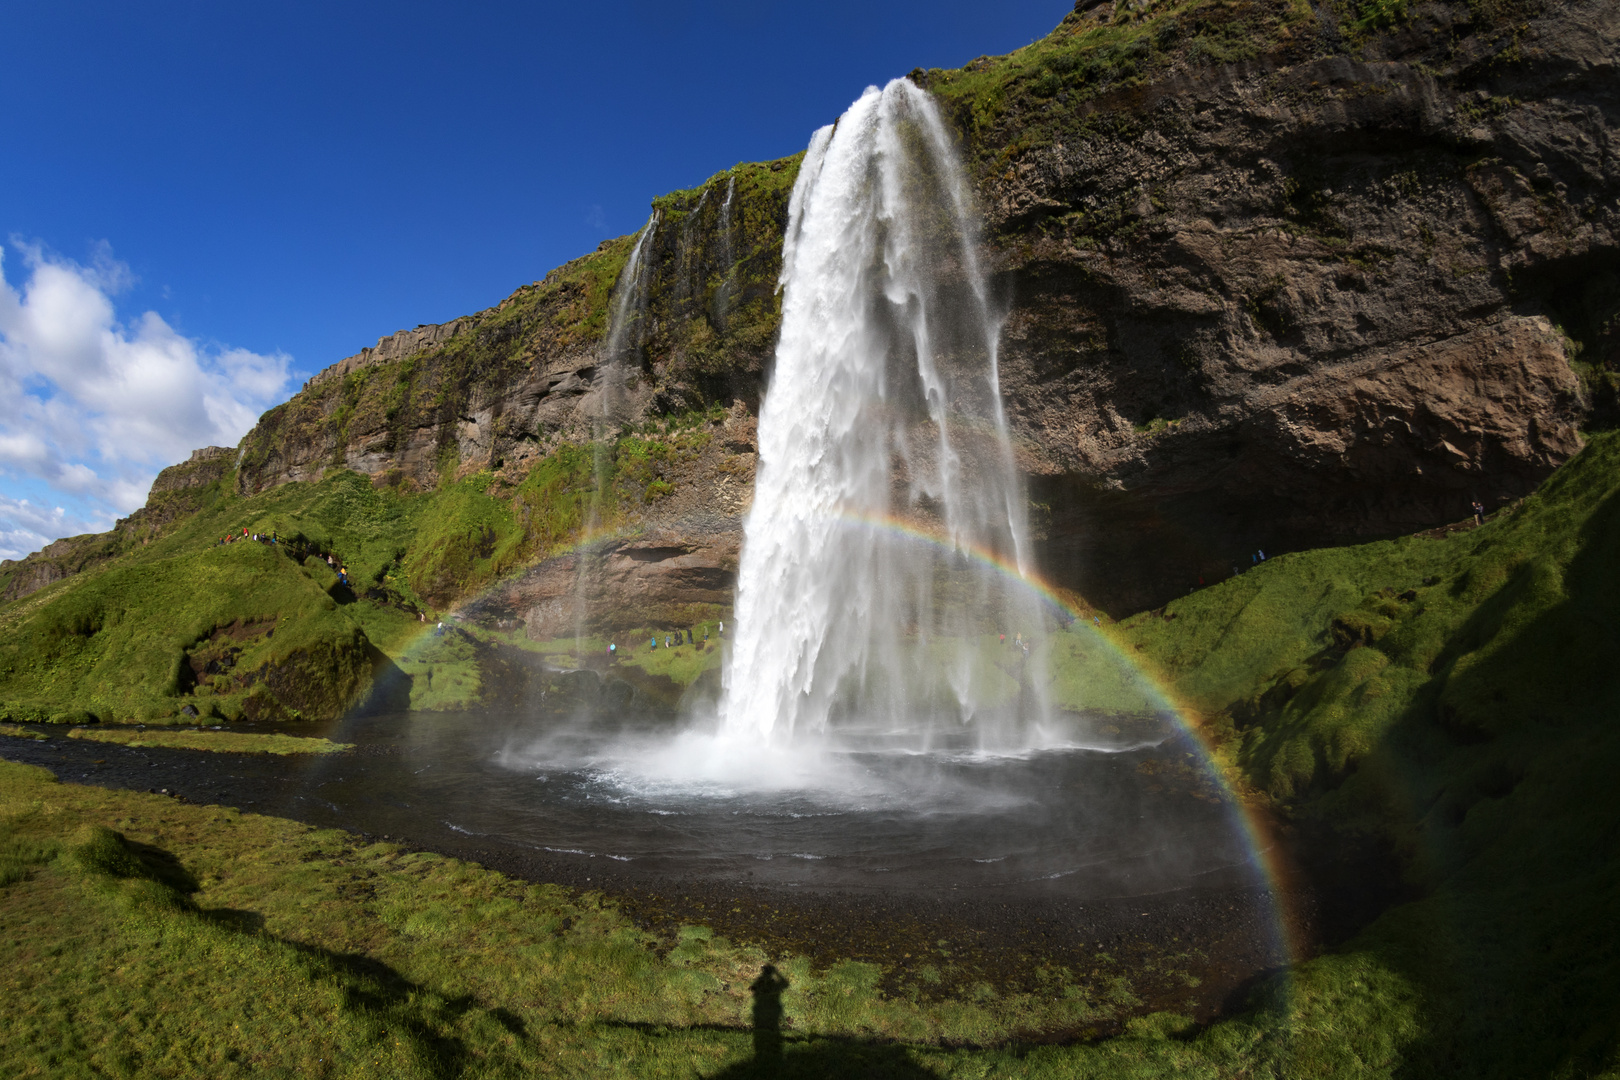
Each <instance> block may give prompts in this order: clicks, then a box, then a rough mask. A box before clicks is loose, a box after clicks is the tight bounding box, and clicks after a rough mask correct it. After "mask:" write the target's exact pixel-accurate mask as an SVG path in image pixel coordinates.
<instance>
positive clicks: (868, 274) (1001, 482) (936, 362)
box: [720, 79, 1048, 746]
mask: <svg viewBox="0 0 1620 1080" xmlns="http://www.w3.org/2000/svg"><path fill="white" fill-rule="evenodd" d="M788 216H789V221H788V229H787V234H786V237H785V239H784V245H783V256H782V278H781V283H782V290H783V300H782V331H781V338H780V342H779V344H778V346H777V351H776V362H775V367H774V370H773V373H772V376H771V382H770V387H769V392H768V394H767V395H766V398H765V401H764V405H763V407H762V411H761V414H760V421H759V467H758V474H757V482H756V487H755V495H754V505H753V509H752V511H751V512H750V514H749V517H748V521H747V524H746V533H745V545H744V548H743V555H742V564H741V567H740V570H739V581H738V590H737V603H736V630H735V639H734V642H733V652H732V655H731V659H730V663H729V665H728V667H727V669H726V671H725V675H724V693H723V696H722V700H721V706H720V719H721V732H722V734H723V735H725V736H728V737H743V736H747V737H752V738H768V739H771V740H773V741H774V740H777V739H781V738H786V737H791V736H792V735H794V734H796V733H800V734H802V733H825V732H853V731H864V732H867V733H874V734H882V735H884V736H886V737H888V738H890V739H891V740H893V739H899V740H900V741H901V742H902V743H904V744H907V745H921V746H939V745H944V744H952V745H959V744H961V743H963V742H966V743H968V744H970V745H978V746H1009V745H1014V746H1022V745H1027V744H1028V742H1029V741H1030V740H1031V739H1032V738H1034V737H1035V735H1036V733H1037V732H1038V731H1039V730H1040V729H1041V728H1042V727H1043V725H1044V724H1045V722H1046V714H1047V712H1048V709H1047V706H1046V698H1045V686H1046V681H1047V680H1046V678H1045V677H1044V674H1043V672H1042V671H1041V670H1037V669H1038V668H1040V666H1041V661H1040V658H1039V657H1040V653H1039V650H1036V651H1035V653H1034V654H1033V655H1032V654H1030V653H1028V652H1026V651H1025V650H1023V649H1022V648H1019V647H1018V646H1016V645H1015V644H1014V642H1015V640H1016V638H1017V637H1018V636H1021V635H1022V636H1028V635H1031V634H1033V633H1034V632H1036V631H1037V630H1038V629H1039V628H1040V627H1041V612H1040V610H1039V608H1038V606H1037V604H1036V601H1035V600H1034V599H1033V597H1032V596H1031V594H1030V593H1029V592H1028V591H1027V590H1023V589H1019V588H1016V587H1014V588H1008V587H1006V582H1007V575H1005V574H1003V573H1001V572H999V571H997V570H996V569H994V568H993V566H992V565H989V564H992V563H996V562H999V563H1001V564H1004V565H1006V566H1011V567H1016V568H1017V570H1018V572H1020V573H1027V572H1028V571H1029V569H1030V565H1029V559H1030V556H1029V530H1028V524H1027V515H1026V512H1025V506H1026V503H1025V499H1024V494H1023V489H1022V485H1021V483H1020V480H1019V476H1018V473H1017V470H1016V467H1015V464H1014V459H1013V452H1012V447H1011V444H1010V441H1009V438H1008V432H1007V423H1006V418H1005V414H1004V412H1003V409H1002V404H1001V395H1000V389H999V376H998V371H997V344H998V339H999V334H1000V317H999V315H998V313H997V311H996V309H995V305H994V304H993V303H992V302H991V297H990V295H989V290H988V283H987V281H986V278H985V274H984V272H983V269H982V267H981V266H980V264H979V261H978V256H977V253H976V249H977V245H978V229H977V224H976V217H975V215H974V213H973V211H972V208H971V201H970V198H969V195H968V192H967V189H966V183H965V180H964V177H963V173H962V169H961V166H960V163H959V162H958V161H957V158H956V154H955V151H954V148H953V146H952V143H951V140H950V137H949V135H948V133H947V132H946V129H945V127H944V125H943V123H942V122H941V120H940V117H939V113H938V111H937V109H936V108H935V106H934V103H933V101H932V100H931V99H930V98H929V96H928V95H927V94H926V93H924V92H923V91H922V90H919V89H918V88H917V87H915V86H913V85H912V84H911V83H910V82H908V81H905V80H902V79H897V80H895V81H893V82H891V83H889V85H888V86H886V87H885V88H884V89H883V90H881V91H879V90H878V89H876V88H875V87H874V88H870V89H868V90H867V92H866V93H865V94H863V95H862V96H861V98H860V100H858V101H857V102H855V104H853V105H852V106H850V108H849V110H848V111H847V112H846V113H845V114H844V115H843V116H842V117H841V118H840V119H839V121H838V122H837V123H836V124H835V125H832V126H830V127H825V128H822V129H821V130H820V131H817V132H816V133H815V135H814V137H813V138H812V139H811V141H810V147H809V150H808V151H807V153H806V155H805V159H804V163H803V165H802V166H801V167H800V172H799V176H798V180H797V182H796V183H795V185H794V188H793V193H792V197H791V200H790V203H789V209H788ZM919 535H925V536H928V537H932V538H933V541H932V542H924V541H921V540H919V539H918V536H919ZM1003 633H1004V634H1005V635H1006V643H1005V644H1004V645H1003V644H1002V643H1001V642H1000V640H999V635H1000V634H1003Z"/></svg>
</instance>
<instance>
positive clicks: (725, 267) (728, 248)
mask: <svg viewBox="0 0 1620 1080" xmlns="http://www.w3.org/2000/svg"><path fill="white" fill-rule="evenodd" d="M736 194H737V177H736V176H735V174H734V175H732V176H729V177H727V178H726V197H725V199H724V200H723V201H722V202H721V203H720V259H721V261H720V284H719V285H718V286H717V287H716V288H715V290H714V320H715V323H716V325H718V326H719V327H721V328H722V329H724V327H725V323H726V316H727V315H728V314H730V311H731V293H732V289H733V287H734V286H733V281H732V278H733V275H734V274H735V273H736V269H737V252H736V242H735V240H734V238H733V237H732V235H731V200H732V198H733V197H734V196H735V195H736Z"/></svg>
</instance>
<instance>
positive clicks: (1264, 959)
mask: <svg viewBox="0 0 1620 1080" xmlns="http://www.w3.org/2000/svg"><path fill="white" fill-rule="evenodd" d="M39 730H41V731H42V732H44V733H46V734H48V735H51V736H52V737H51V738H50V739H49V741H44V742H36V741H31V740H25V739H13V738H8V739H5V740H4V741H3V743H0V756H3V757H4V758H6V759H8V760H12V761H19V762H26V763H28V764H33V765H40V766H43V767H45V768H47V769H49V770H51V771H52V772H53V773H55V774H56V775H57V777H58V778H59V779H61V780H62V781H64V782H68V783H82V784H93V785H97V786H101V787H107V788H122V789H127V790H136V791H154V792H159V791H161V792H164V793H167V794H169V795H170V796H172V797H175V798H180V799H183V800H185V801H188V802H193V803H199V804H217V805H225V806H231V807H235V808H237V809H240V810H243V811H248V812H253V813H261V814H269V815H274V816H278V817H285V818H290V819H292V820H296V821H301V822H305V823H307V824H310V825H315V826H319V827H323V828H340V829H345V830H347V831H350V832H353V833H357V834H360V835H363V836H367V837H374V838H380V839H387V840H390V841H393V842H396V843H400V844H404V845H406V846H408V847H412V848H416V849H420V850H428V851H434V852H438V853H440V854H444V855H448V856H453V857H456V858H460V859H466V860H469V861H472V862H476V863H479V864H482V865H484V866H486V867H489V868H491V869H494V870H498V871H500V872H502V873H505V874H507V875H510V876H512V877H516V878H520V879H524V880H529V881H535V882H551V883H556V884H560V885H564V886H568V887H572V888H575V889H580V890H591V891H600V892H601V893H603V894H605V895H607V896H609V897H612V898H614V899H615V900H617V901H618V902H619V904H620V905H621V906H622V908H623V909H624V910H625V911H626V912H627V913H628V914H630V915H631V916H632V917H633V918H635V919H636V920H637V921H638V922H639V923H641V924H642V925H644V926H645V927H647V928H648V929H650V930H652V931H654V932H656V933H660V934H663V935H671V934H672V933H673V931H674V930H675V929H676V928H677V927H678V926H680V925H682V924H685V923H701V924H703V925H707V926H710V927H712V928H713V929H714V930H715V931H716V933H719V934H723V935H725V936H727V937H728V938H731V939H732V940H734V941H738V942H743V943H751V944H757V945H759V946H761V947H763V948H764V949H766V950H767V951H768V952H771V953H773V954H776V955H787V954H802V955H808V956H810V957H812V958H814V959H815V960H817V961H818V962H822V963H832V962H834V961H837V960H840V959H856V960H864V961H870V962H874V963H877V964H880V965H882V966H883V967H884V969H885V971H886V972H887V975H886V983H887V986H888V988H889V989H891V990H896V991H900V992H907V993H918V994H921V995H922V996H924V997H931V996H947V995H950V994H952V993H956V992H959V991H961V990H963V989H966V988H969V987H972V986H974V985H975V984H978V983H987V984H989V985H990V986H992V987H995V988H997V989H998V990H1002V991H1009V990H1011V991H1019V990H1031V991H1033V990H1037V989H1038V988H1039V987H1040V986H1042V985H1043V983H1042V982H1041V980H1040V979H1038V978H1037V972H1038V971H1039V970H1041V969H1042V968H1046V969H1048V970H1050V969H1052V968H1059V969H1066V970H1067V972H1068V973H1069V974H1068V978H1070V979H1071V980H1072V981H1074V982H1078V983H1080V984H1083V985H1085V984H1090V985H1097V986H1102V985H1104V984H1106V983H1108V982H1109V981H1110V980H1111V979H1112V978H1113V977H1115V976H1118V975H1125V976H1126V977H1128V978H1129V979H1130V982H1131V985H1132V988H1133V990H1134V992H1135V994H1136V996H1137V997H1138V998H1139V999H1141V1000H1142V1001H1143V1006H1142V1011H1154V1010H1159V1009H1171V1010H1175V1011H1178V1012H1182V1013H1184V1014H1188V1015H1192V1016H1194V1017H1196V1018H1198V1019H1201V1020H1207V1019H1210V1018H1213V1017H1214V1016H1216V1015H1219V1014H1221V1013H1223V1012H1227V1011H1229V1010H1231V1009H1233V1008H1236V1007H1239V1006H1241V1005H1242V1004H1243V1003H1244V1001H1245V1000H1247V998H1248V997H1249V994H1250V992H1251V991H1252V989H1253V988H1254V987H1255V986H1256V985H1258V984H1260V983H1263V982H1264V981H1266V980H1267V979H1268V978H1269V977H1271V976H1272V975H1274V974H1275V973H1276V972H1277V971H1279V970H1280V969H1281V968H1282V967H1283V966H1284V965H1285V964H1286V962H1287V961H1288V959H1289V952H1290V950H1292V951H1293V952H1294V953H1295V954H1296V955H1295V956H1294V958H1295V959H1299V958H1301V954H1304V955H1308V954H1310V953H1313V952H1316V951H1320V950H1321V949H1322V948H1324V947H1327V946H1331V945H1332V944H1334V943H1336V942H1338V941H1341V940H1343V939H1345V938H1347V937H1348V936H1350V934H1352V933H1353V932H1354V931H1355V930H1356V929H1358V928H1359V927H1360V926H1362V925H1364V924H1365V923H1366V922H1368V921H1370V920H1371V918H1372V917H1374V916H1375V915H1376V914H1377V913H1378V912H1379V911H1381V910H1383V909H1384V908H1385V907H1387V906H1388V905H1389V904H1390V903H1392V902H1394V901H1395V900H1398V899H1400V898H1402V893H1401V892H1400V889H1399V886H1398V885H1397V884H1396V878H1395V875H1394V873H1393V869H1392V866H1391V864H1390V863H1389V861H1388V860H1387V859H1385V858H1383V857H1381V856H1380V854H1379V853H1377V852H1371V851H1349V850H1345V849H1343V847H1342V845H1335V844H1332V843H1325V842H1324V838H1322V837H1313V836H1303V835H1299V834H1289V833H1288V832H1287V831H1286V830H1282V832H1281V835H1282V836H1283V838H1284V840H1283V842H1284V843H1285V844H1287V846H1289V847H1290V848H1294V849H1296V850H1295V851H1294V853H1293V854H1294V857H1293V858H1292V865H1293V866H1294V872H1293V873H1291V874H1290V875H1289V880H1288V881H1287V882H1286V883H1285V884H1284V885H1283V886H1282V887H1279V888H1275V889H1268V888H1266V887H1263V886H1257V885H1243V886H1230V885H1228V886H1224V887H1216V888H1182V889H1174V890H1170V891H1163V892H1156V893H1153V894H1150V895H1141V896H1128V897H1111V898H1110V897H1102V898H1090V897H1088V898H1075V897H1064V896H1054V895H1049V894H1044V895H1043V894H1038V893H1035V894H1019V893H1018V892H1016V891H1009V890H976V891H969V892H961V893H958V892H949V893H936V894H933V895H928V894H921V895H920V894H918V893H916V892H892V893H891V892H887V891H885V890H881V889H860V890H835V889H814V888H810V889H806V888H788V887H782V886H779V885H770V884H752V883H747V882H738V881H725V880H717V879H715V878H712V877H687V876H683V875H671V874H669V873H667V872H663V873H648V872H646V871H643V870H642V869H640V868H638V867H637V865H636V864H635V863H634V862H627V863H626V862H615V861H611V860H608V859H598V858H580V857H577V856H574V855H567V854H555V853H551V852H546V851H540V850H535V849H534V848H532V847H528V846H524V845H518V844H513V843H507V842H503V841H501V840H500V839H498V838H492V837H488V836H476V837H475V836H464V835H459V834H458V833H456V832H454V831H452V830H451V829H448V828H432V827H429V825H428V823H427V822H426V821H425V820H424V819H423V818H422V817H421V816H420V815H419V814H418V815H412V814H411V813H410V812H409V811H408V810H407V804H406V803H405V802H402V801H401V802H397V803H394V804H393V805H392V807H391V806H390V804H389V803H388V802H387V801H386V800H384V801H381V802H374V803H372V804H371V805H369V806H367V807H366V808H365V809H364V811H363V815H362V814H357V813H355V811H354V809H353V808H352V807H351V808H349V809H344V808H341V807H339V806H338V805H336V804H335V803H332V802H330V801H327V800H325V799H323V798H321V794H320V788H319V782H318V781H316V780H315V777H316V776H317V775H318V772H317V771H316V770H314V769H313V767H312V763H311V759H309V758H297V757H291V758H277V757H270V756H262V755H242V754H219V753H202V752H194V751H184V750H162V749H134V748H129V747H122V746H116V745H111V744H106V743H96V742H90V741H80V740H69V739H66V738H62V737H60V736H59V733H57V732H55V731H53V730H52V729H49V728H42V729H39ZM394 753H397V750H396V749H395V748H393V747H390V746H389V745H387V744H385V743H373V744H363V745H361V746H359V747H357V748H356V749H355V750H353V751H349V752H346V753H344V754H341V755H332V756H328V757H326V758H324V759H323V762H324V766H325V767H326V768H330V767H332V766H337V767H339V768H340V769H347V767H352V768H353V769H365V767H366V762H367V759H371V758H380V757H384V756H387V755H390V754H394ZM379 764H381V763H380V762H379ZM1286 854H1287V853H1285V855H1286ZM1301 854H1303V855H1305V856H1307V857H1303V858H1302V857H1300V856H1301ZM1279 921H1281V922H1283V923H1285V924H1286V926H1284V927H1282V928H1281V929H1282V930H1283V932H1284V933H1279ZM1284 934H1286V940H1284ZM925 968H929V969H931V970H929V971H928V972H927V973H926V974H925V972H924V969H925ZM936 976H938V979H937V981H936ZM1108 1033H1109V1030H1108V1029H1107V1028H1099V1029H1094V1030H1087V1031H1079V1032H1048V1033H1043V1035H1044V1037H1050V1038H1076V1037H1092V1036H1099V1035H1105V1034H1108Z"/></svg>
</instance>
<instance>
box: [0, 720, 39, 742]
mask: <svg viewBox="0 0 1620 1080" xmlns="http://www.w3.org/2000/svg"><path fill="white" fill-rule="evenodd" d="M0 735H10V736H11V737H13V738H16V739H33V740H35V741H36V742H43V741H45V740H47V739H49V738H50V736H49V735H42V734H40V733H39V732H37V731H33V730H31V729H29V728H25V727H18V726H17V725H16V724H0Z"/></svg>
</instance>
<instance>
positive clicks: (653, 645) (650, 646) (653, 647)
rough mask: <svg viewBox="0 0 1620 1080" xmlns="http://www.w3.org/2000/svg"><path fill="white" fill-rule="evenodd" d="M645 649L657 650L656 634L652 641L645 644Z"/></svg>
mask: <svg viewBox="0 0 1620 1080" xmlns="http://www.w3.org/2000/svg"><path fill="white" fill-rule="evenodd" d="M647 647H648V648H651V649H656V648H658V635H657V634H654V635H653V639H652V640H651V641H649V642H648V643H647Z"/></svg>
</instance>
